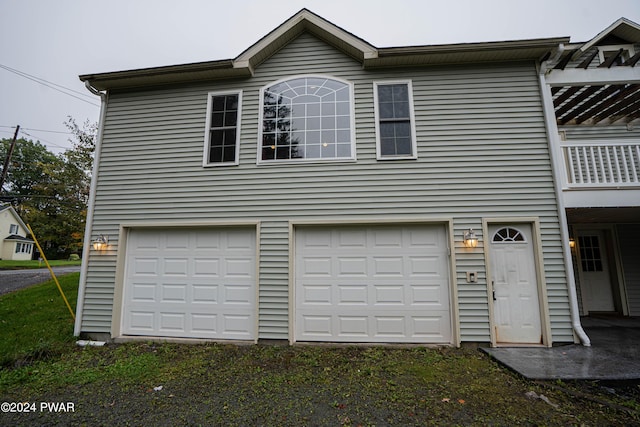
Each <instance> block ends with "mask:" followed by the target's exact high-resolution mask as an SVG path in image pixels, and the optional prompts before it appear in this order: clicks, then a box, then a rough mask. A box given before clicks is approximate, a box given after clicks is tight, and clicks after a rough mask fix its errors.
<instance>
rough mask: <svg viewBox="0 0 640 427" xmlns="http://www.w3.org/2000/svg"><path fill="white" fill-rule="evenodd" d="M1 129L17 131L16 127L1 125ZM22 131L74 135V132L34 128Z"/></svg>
mask: <svg viewBox="0 0 640 427" xmlns="http://www.w3.org/2000/svg"><path fill="white" fill-rule="evenodd" d="M0 128H10V129H15V128H16V127H15V126H7V125H0ZM20 129H22V130H31V131H34V132H48V133H61V134H64V135H73V132H69V131H66V132H65V131H61V130H45V129H33V128H23V127H21V128H20ZM0 132H8V131H2V130H0Z"/></svg>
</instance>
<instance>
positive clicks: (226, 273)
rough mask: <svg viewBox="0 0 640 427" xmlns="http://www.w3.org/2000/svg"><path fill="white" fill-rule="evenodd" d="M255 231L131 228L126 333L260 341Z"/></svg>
mask: <svg viewBox="0 0 640 427" xmlns="http://www.w3.org/2000/svg"><path fill="white" fill-rule="evenodd" d="M255 256H256V255H255V229H250V228H246V229H244V228H233V229H221V228H203V229H185V230H182V229H169V230H156V229H153V230H151V229H149V230H142V229H140V230H135V229H134V230H131V231H130V233H129V238H128V241H127V254H126V265H125V283H124V293H123V294H124V295H123V325H122V332H123V334H125V335H155V336H167V337H186V338H211V339H254V338H255V311H256V310H255V298H256V286H257V284H256V273H255V270H256V260H255Z"/></svg>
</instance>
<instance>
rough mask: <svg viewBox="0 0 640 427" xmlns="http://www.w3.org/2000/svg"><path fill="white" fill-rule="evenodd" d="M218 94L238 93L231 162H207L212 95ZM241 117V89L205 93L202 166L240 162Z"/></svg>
mask: <svg viewBox="0 0 640 427" xmlns="http://www.w3.org/2000/svg"><path fill="white" fill-rule="evenodd" d="M220 95H238V120H237V121H236V153H235V159H234V161H233V162H209V148H210V144H211V140H210V138H211V132H210V131H211V113H212V110H213V101H212V99H213V97H214V96H220ZM241 119H242V90H227V91H216V92H209V93H208V94H207V119H206V124H205V129H204V153H203V156H202V166H203V167H218V166H237V165H238V164H239V163H240V133H241V129H242V126H241V124H242V123H241V121H242V120H241Z"/></svg>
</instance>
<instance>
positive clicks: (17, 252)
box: [0, 204, 33, 261]
mask: <svg viewBox="0 0 640 427" xmlns="http://www.w3.org/2000/svg"><path fill="white" fill-rule="evenodd" d="M27 234H28V230H27V226H26V225H25V223H24V222H23V221H22V219H21V218H20V216H19V215H18V213H17V212H16V211H15V209H13V207H11V206H10V205H5V204H0V259H5V260H14V261H23V260H30V259H31V256H32V255H33V239H31V238H30V237H26V236H27Z"/></svg>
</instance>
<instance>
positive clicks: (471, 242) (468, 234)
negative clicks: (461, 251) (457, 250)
mask: <svg viewBox="0 0 640 427" xmlns="http://www.w3.org/2000/svg"><path fill="white" fill-rule="evenodd" d="M463 242H464V245H465V246H466V247H467V248H475V247H476V246H478V238H477V237H476V233H475V232H474V231H473V228H470V229H468V230H465V232H464V234H463Z"/></svg>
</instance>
